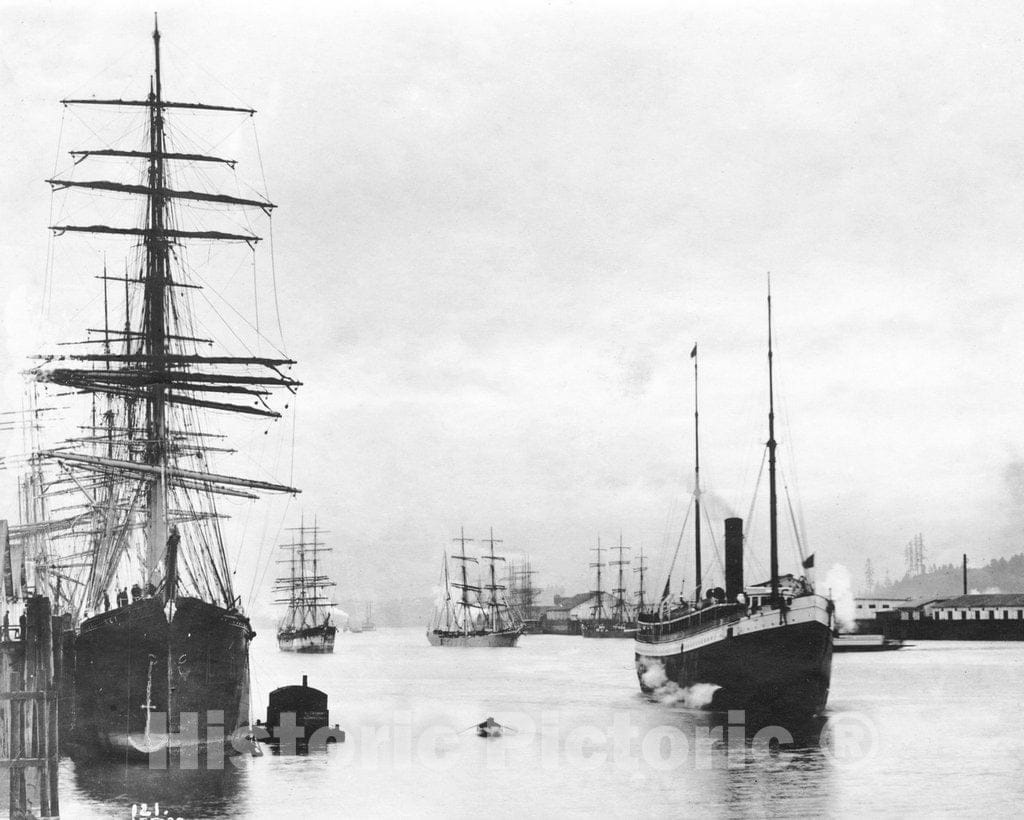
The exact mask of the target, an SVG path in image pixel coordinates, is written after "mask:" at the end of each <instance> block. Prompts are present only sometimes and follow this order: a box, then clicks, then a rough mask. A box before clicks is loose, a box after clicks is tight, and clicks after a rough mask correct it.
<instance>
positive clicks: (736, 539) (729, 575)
mask: <svg viewBox="0 0 1024 820" xmlns="http://www.w3.org/2000/svg"><path fill="white" fill-rule="evenodd" d="M741 592H743V519H742V518H726V519H725V600H727V601H735V600H736V596H737V595H739V594H740V593H741Z"/></svg>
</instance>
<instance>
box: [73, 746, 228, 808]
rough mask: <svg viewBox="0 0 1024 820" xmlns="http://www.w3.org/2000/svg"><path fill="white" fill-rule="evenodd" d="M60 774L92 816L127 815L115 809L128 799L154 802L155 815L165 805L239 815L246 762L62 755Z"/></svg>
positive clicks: (129, 800)
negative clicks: (182, 764) (154, 764)
mask: <svg viewBox="0 0 1024 820" xmlns="http://www.w3.org/2000/svg"><path fill="white" fill-rule="evenodd" d="M69 775H70V777H69ZM61 778H62V779H68V780H70V782H72V783H73V784H74V788H75V790H76V791H77V792H78V795H79V797H80V798H83V799H84V802H88V803H90V804H92V808H94V809H95V810H96V811H97V815H98V816H128V815H127V814H124V815H122V814H121V813H122V812H127V811H128V810H130V809H131V805H132V804H133V803H138V804H142V803H148V804H149V805H150V806H152V805H153V804H154V803H159V804H160V811H161V814H162V813H163V812H164V811H165V810H169V811H170V812H171V815H172V816H178V815H181V816H183V817H204V818H210V820H213V818H226V817H238V816H240V815H243V816H244V815H245V811H244V803H245V802H246V799H245V792H246V790H247V785H248V784H247V780H248V767H247V766H243V767H241V768H240V769H239V768H236V767H235V766H234V765H232V763H231V762H230V760H229V761H228V762H227V763H226V764H225V768H224V769H223V770H221V771H216V770H208V769H203V768H201V769H194V770H186V771H182V770H179V769H170V768H169V769H151V768H149V766H148V765H146V764H144V763H141V764H140V763H115V762H109V761H94V762H88V763H83V762H78V763H73V762H71V761H70V760H68V761H64V762H63V764H62V771H61Z"/></svg>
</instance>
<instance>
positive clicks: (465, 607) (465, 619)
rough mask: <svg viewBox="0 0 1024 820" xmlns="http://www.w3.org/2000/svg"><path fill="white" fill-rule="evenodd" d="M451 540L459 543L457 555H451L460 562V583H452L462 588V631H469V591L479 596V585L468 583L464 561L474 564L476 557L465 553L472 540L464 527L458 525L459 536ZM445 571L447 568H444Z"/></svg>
mask: <svg viewBox="0 0 1024 820" xmlns="http://www.w3.org/2000/svg"><path fill="white" fill-rule="evenodd" d="M452 540H453V541H457V542H458V544H459V548H460V552H459V554H458V555H453V556H452V558H453V559H455V560H456V561H461V562H462V583H461V584H460V583H454V584H452V586H453V587H455V588H456V589H461V590H462V600H461V601H460V602H459V603H461V604H462V631H463V632H464V633H466V632H469V620H470V616H469V593H470V592H471V591H472V592H476V594H477V595H478V596H479V594H480V587H478V586H473V585H472V584H470V583H469V578H468V577H467V576H466V563H467V562H469V561H472V562H473V563H474V564H476V563H477V560H476V558H473V557H472V556H469V555H466V542H467V541H472V540H473V539H472V538H466V529H465V527H459V537H458V538H453V539H452ZM445 571H446V572H447V569H446V570H445Z"/></svg>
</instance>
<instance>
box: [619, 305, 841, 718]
mask: <svg viewBox="0 0 1024 820" xmlns="http://www.w3.org/2000/svg"><path fill="white" fill-rule="evenodd" d="M771 340H772V333H771V295H770V293H769V296H768V376H769V378H768V385H769V387H768V391H769V392H768V396H769V402H768V406H769V410H768V444H767V447H768V464H769V494H770V559H771V567H770V572H771V577H770V578H769V579H768V581H766V582H764V583H761V584H758V585H754V586H750V587H747V588H745V587H744V577H743V552H744V543H743V521H742V520H741V519H739V518H728V519H726V521H725V588H724V589H722V588H721V587H715V588H712V589H709V590H707V593H706V595H704V596H703V598H702V597H701V578H702V572H703V566H702V563H701V556H700V530H701V527H700V452H699V435H698V432H697V430H698V427H697V422H698V419H699V416H698V413H697V409H696V406H695V409H694V422H695V423H694V442H695V444H694V449H695V469H696V479H695V486H694V495H693V502H692V504H693V507H694V508H695V509H696V521H697V524H696V527H695V533H696V534H695V543H694V552H695V574H696V578H697V582H696V591H695V596H694V600H693V601H692V602H688V601H683V600H680V601H678V602H673V601H672V600H671V598H670V592H669V590H670V581H671V571H670V573H669V582H667V583H666V586H665V592H664V593H663V595H662V598H661V602H660V604H658V605H656V606H655V607H654V608H653V609H650V610H648V611H645V612H642V613H641V614H640V615H639V618H638V632H637V637H636V641H635V643H634V652H635V659H636V671H637V676H638V678H639V681H640V687H641V689H642V690H643V691H644V692H647V693H651V692H658V691H660V690H663V689H664V688H666V687H668V688H675V689H678V688H682V689H684V690H687V689H689V688H690V687H693V686H694V685H696V684H706V685H709V686H710V687H711V688H712V690H713V694H712V696H711V699H710V701H708V702H707V703H705V704H704V705H706V706H707V708H710V709H714V710H727V709H742V710H746V711H748V712H751V713H754V714H759V715H772V716H776V717H779V716H789V717H793V718H805V717H810V716H813V715H815V714H819V713H820V712H821V711H823V710H824V708H825V704H826V702H827V700H828V690H829V681H830V678H831V671H832V638H833V627H834V619H833V610H834V607H833V604H832V602H831V601H830V600H829V599H828V598H826V597H824V596H822V595H818V594H816V593H815V591H814V588H813V586H812V585H811V583H810V582H809V581H808V580H807V579H806V578H804V577H795V576H793V575H784V576H780V575H779V570H778V505H777V498H776V454H775V449H776V442H775V412H774V390H773V380H772V341H771ZM690 356H691V358H693V360H694V399H695V401H694V403H695V405H696V396H697V347H696V345H695V346H694V348H693V352H692V353H691V354H690ZM813 560H814V557H813V555H812V556H808V557H807V558H805V559H803V561H802V563H803V566H804V568H805V569H809V568H810V567H812V566H813Z"/></svg>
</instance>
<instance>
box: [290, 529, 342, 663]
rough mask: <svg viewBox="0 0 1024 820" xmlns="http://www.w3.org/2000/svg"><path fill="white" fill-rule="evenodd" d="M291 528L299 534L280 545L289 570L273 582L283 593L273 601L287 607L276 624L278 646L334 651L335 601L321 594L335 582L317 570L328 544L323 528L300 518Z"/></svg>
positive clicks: (292, 650) (335, 628) (301, 649)
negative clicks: (310, 524)
mask: <svg viewBox="0 0 1024 820" xmlns="http://www.w3.org/2000/svg"><path fill="white" fill-rule="evenodd" d="M290 531H291V532H295V533H298V538H297V540H295V539H293V540H292V541H290V542H289V543H287V544H282V545H281V549H283V550H287V551H288V558H286V559H284V563H286V564H288V568H289V572H288V575H286V576H284V577H281V578H278V579H277V580H276V582H275V584H274V591H275V592H278V593H283V595H284V597H283V598H277V599H276V602H277V603H279V604H285V605H287V607H288V610H287V611H286V612H285V614H284V617H283V618H282V619H281V623H280V624H279V625H278V627H277V647H278V649H280V650H281V651H282V652H320V653H328V652H333V651H334V636H335V635H336V634H337V632H338V628H337V627H336V626H335V625H334V624H333V623H332V622H331V607H332V606H334V602H333V601H330V600H328V599H327V597H326V596H325V595H323V594H321V593H322V592H323V590H325V589H328V588H329V587H333V586H335V583H334V581H332V580H331V579H330V578H328V577H327V576H326V575H322V574H321V573H320V565H319V556H320V553H322V552H327V551H329V550H330V547H325V546H324V543H323V542H322V541H320V540H319V535H320V533H321V532H323V530H321V529H319V528H318V527H317V525H316V522H315V521H314V522H313V526H312V527H308V528H307V527H306V524H305V522H304V521H303V522H302V523H301V524H300V525H299V526H298V527H295V528H292V529H291V530H290Z"/></svg>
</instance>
